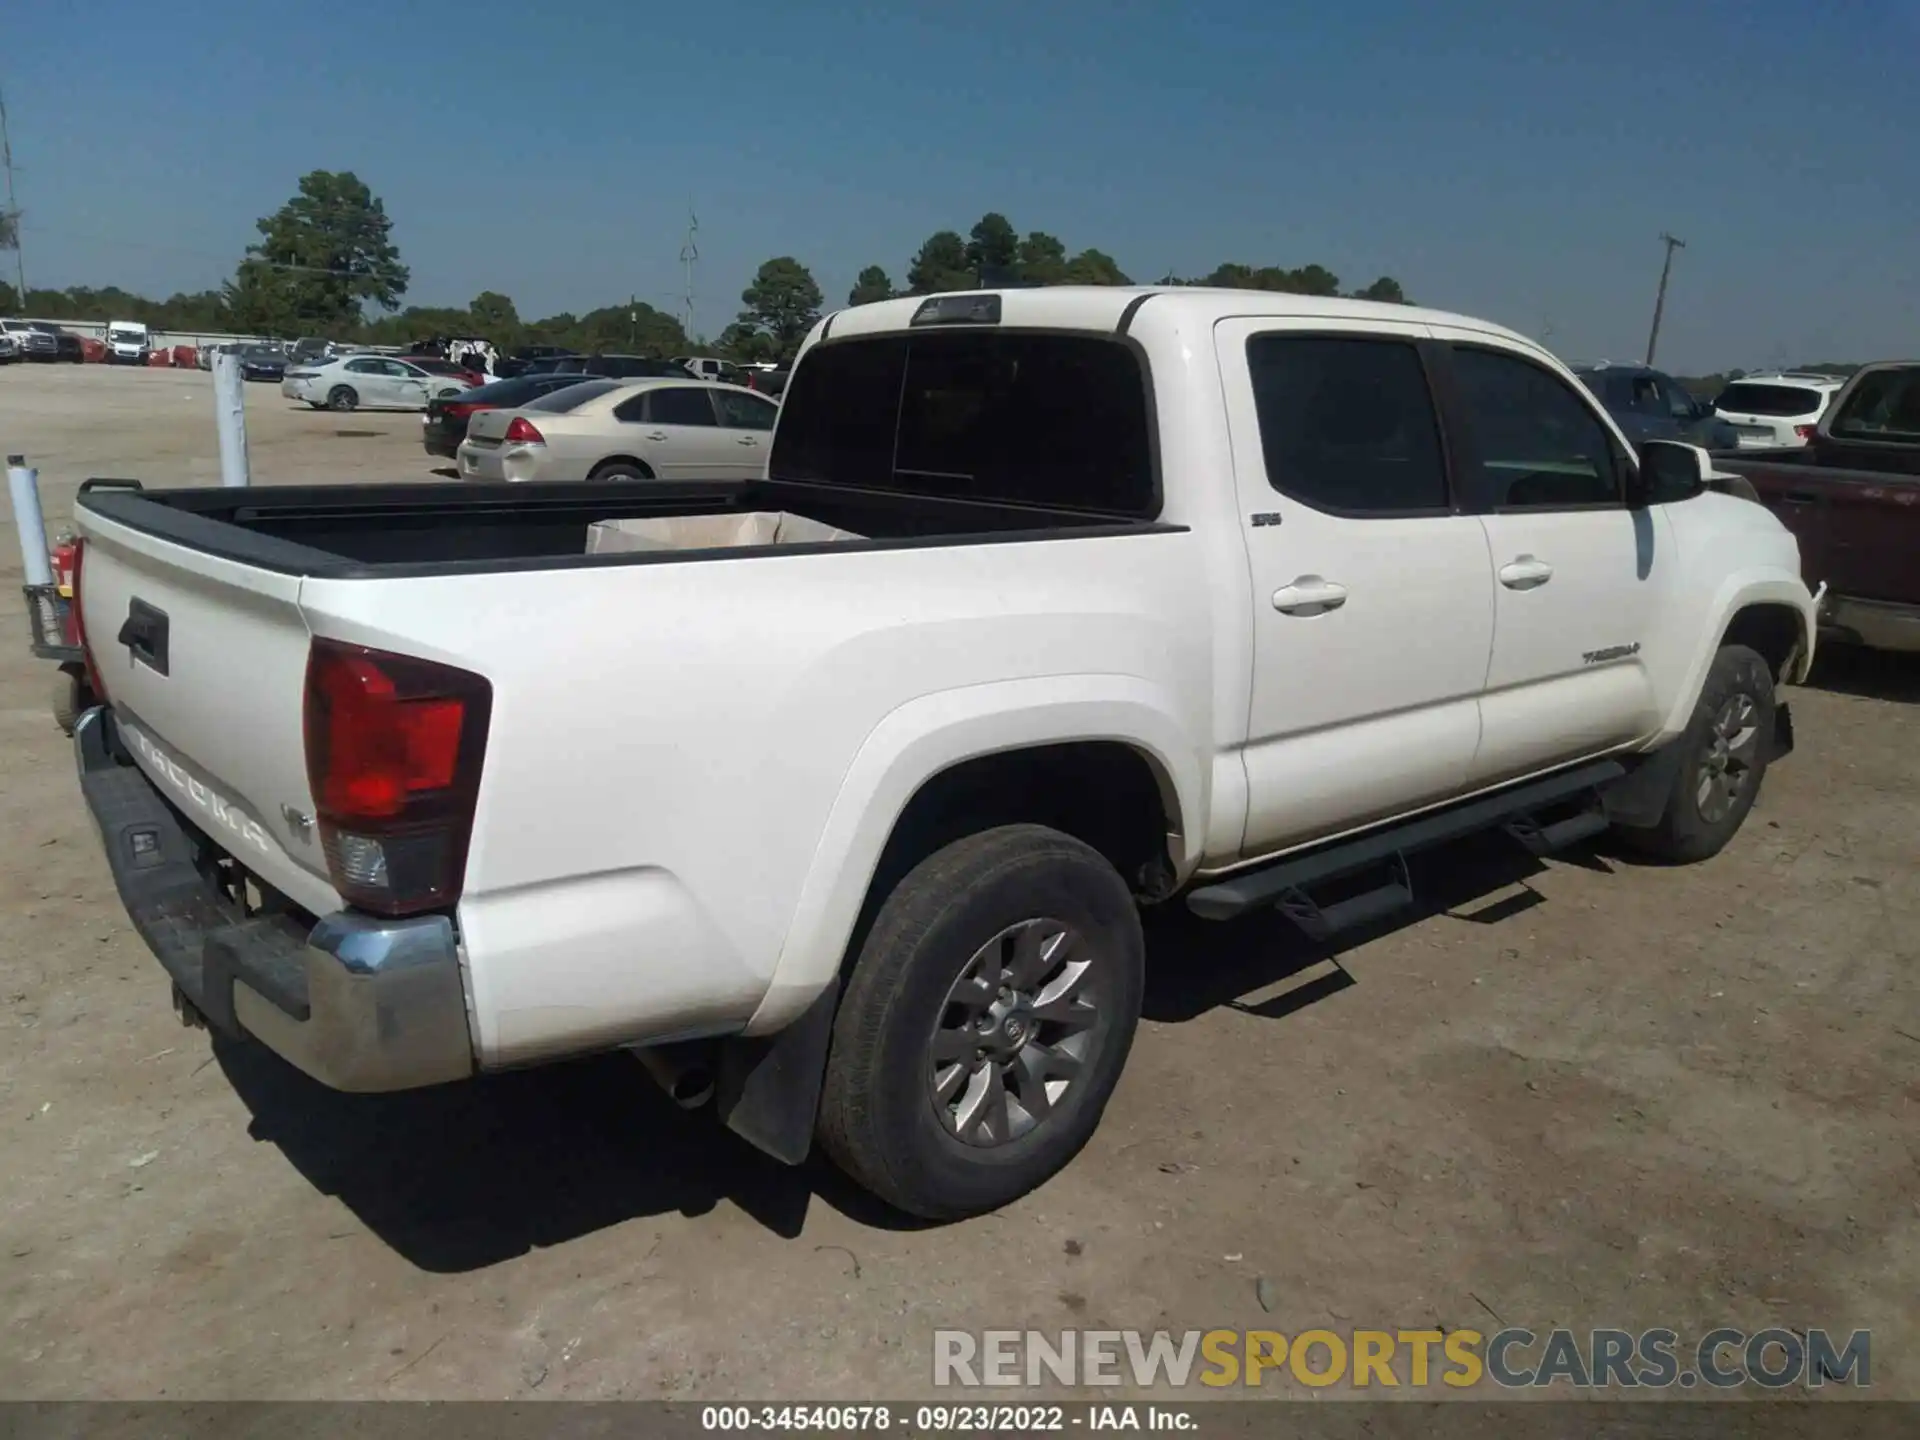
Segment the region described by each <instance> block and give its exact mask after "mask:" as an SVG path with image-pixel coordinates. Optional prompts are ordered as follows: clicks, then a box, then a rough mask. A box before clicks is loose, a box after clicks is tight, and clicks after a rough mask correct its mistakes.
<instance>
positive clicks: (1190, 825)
mask: <svg viewBox="0 0 1920 1440" xmlns="http://www.w3.org/2000/svg"><path fill="white" fill-rule="evenodd" d="M1177 714H1178V711H1177V710H1176V709H1175V707H1174V706H1173V704H1172V703H1171V698H1170V697H1168V696H1165V695H1164V693H1163V692H1161V691H1160V690H1159V689H1158V687H1156V686H1154V685H1152V684H1151V683H1150V682H1147V681H1143V680H1139V679H1136V678H1134V677H1130V676H1117V675H1098V676H1071V677H1060V678H1059V679H1057V680H1029V681H1008V682H1005V683H1001V684H994V685H982V686H969V687H967V688H966V689H963V690H957V691H945V692H941V693H938V694H935V695H931V696H926V697H923V698H921V699H919V700H916V701H913V702H910V703H909V704H907V705H904V706H902V707H900V708H899V709H897V710H895V711H894V712H893V713H892V714H890V715H888V716H887V717H886V718H885V719H884V720H882V721H881V722H880V723H879V724H878V725H877V726H875V727H874V729H873V731H872V732H871V733H870V734H869V735H868V737H867V739H866V741H865V743H864V744H863V745H862V746H861V748H860V750H859V752H858V753H857V754H856V756H855V757H854V760H853V763H852V764H851V765H850V767H849V768H848V772H847V774H846V776H845V777H844V778H843V780H842V783H841V786H840V790H839V793H838V794H837V796H836V797H835V800H834V802H833V805H832V807H831V808H830V811H829V814H828V817H827V822H826V825H825V826H824V828H823V831H822V835H821V839H820V842H819V844H818V846H817V848H816V850H815V852H814V856H813V860H812V863H811V864H810V866H809V868H808V873H807V877H806V879H805V881H804V882H803V884H802V886H801V890H800V898H799V901H798V903H797V905H796V906H795V910H794V914H793V917H792V919H791V921H790V923H789V925H788V928H787V935H786V939H785V943H784V944H783V945H782V947H781V952H780V956H779V959H778V961H777V962H776V964H775V967H774V973H773V979H772V982H771V984H770V986H769V988H768V992H767V995H766V997H765V998H764V999H763V1000H762V1002H761V1004H760V1007H759V1009H758V1010H757V1011H756V1013H755V1014H754V1016H753V1018H752V1019H751V1020H750V1021H749V1022H748V1025H747V1027H746V1033H748V1034H749V1035H763V1034H767V1033H770V1032H772V1031H775V1030H778V1029H779V1028H780V1027H781V1026H782V1025H784V1024H786V1023H787V1022H788V1021H789V1020H791V1019H793V1018H795V1017H796V1016H798V1015H799V1014H800V1013H801V1012H802V1011H804V1010H805V1009H806V1008H807V1007H808V1005H809V1004H810V1003H812V1001H813V1000H814V999H815V997H816V996H818V995H819V994H820V992H821V990H822V989H823V988H824V987H825V986H826V985H827V984H828V983H829V982H830V981H831V980H832V979H833V977H834V976H835V975H836V974H838V973H839V970H840V967H841V965H842V963H843V961H844V959H845V956H846V955H847V953H848V951H849V949H850V947H851V945H852V943H853V941H854V940H855V938H856V937H857V935H858V934H859V933H860V929H861V926H862V925H863V923H864V921H865V920H866V919H867V918H869V917H870V915H871V912H872V910H873V909H874V908H875V902H876V901H877V899H878V898H879V897H881V896H883V895H884V892H885V889H886V887H887V885H888V883H889V881H890V877H891V878H897V875H896V872H898V874H904V873H905V870H906V869H910V868H911V867H912V865H913V864H914V863H916V862H917V861H918V860H919V859H920V858H923V857H924V856H925V855H926V854H928V853H931V851H932V850H933V849H937V848H939V846H940V845H943V844H945V843H947V842H948V841H950V840H952V839H955V838H958V837H959V835H961V834H965V833H972V831H973V830H977V829H980V828H986V827H988V826H992V825H1001V824H1014V823H1018V822H1022V821H1026V822H1032V823H1040V824H1049V825H1051V826H1053V828H1056V829H1062V830H1064V831H1065V832H1066V833H1068V834H1077V835H1078V838H1080V839H1082V840H1085V841H1086V842H1087V843H1089V844H1091V845H1093V846H1094V848H1095V849H1098V850H1100V851H1101V852H1102V853H1103V854H1105V855H1107V857H1108V859H1109V860H1110V861H1112V862H1114V863H1115V864H1116V868H1121V867H1127V866H1131V867H1132V871H1131V872H1130V870H1129V869H1127V868H1121V874H1122V876H1123V877H1124V878H1125V879H1126V880H1127V882H1128V884H1129V885H1131V886H1133V887H1134V888H1135V889H1136V890H1141V889H1142V888H1144V889H1145V890H1146V891H1147V893H1149V894H1153V895H1159V894H1164V893H1170V892H1171V891H1172V890H1173V889H1174V888H1175V887H1176V886H1177V884H1178V883H1179V882H1180V881H1181V880H1183V879H1184V878H1185V877H1186V876H1187V875H1189V874H1190V873H1191V872H1192V870H1193V868H1194V867H1195V866H1196V865H1197V864H1198V863H1199V858H1200V851H1199V847H1200V843H1201V839H1202V836H1203V833H1204V828H1205V805H1206V794H1205V785H1206V772H1205V770H1204V768H1203V766H1202V765H1201V763H1200V747H1199V746H1198V744H1197V743H1196V742H1195V741H1194V740H1193V739H1192V738H1191V737H1189V736H1188V735H1186V734H1185V733H1184V731H1183V729H1182V727H1181V725H1180V722H1179V721H1178V720H1177V719H1176V716H1177ZM1088 790H1092V792H1093V793H1091V794H1088V793H1084V792H1086V791H1088ZM1143 805H1150V806H1151V810H1150V811H1149V812H1148V814H1147V815H1146V816H1145V817H1144V818H1143V817H1141V815H1140V814H1139V811H1138V809H1137V807H1139V806H1143ZM1088 832H1090V833H1088ZM903 867H904V868H903ZM1134 872H1144V873H1134Z"/></svg>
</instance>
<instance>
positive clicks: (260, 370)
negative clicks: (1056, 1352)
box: [240, 345, 287, 385]
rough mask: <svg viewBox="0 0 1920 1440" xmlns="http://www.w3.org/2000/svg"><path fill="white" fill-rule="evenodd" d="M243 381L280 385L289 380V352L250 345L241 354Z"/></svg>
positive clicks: (241, 375) (241, 376)
mask: <svg viewBox="0 0 1920 1440" xmlns="http://www.w3.org/2000/svg"><path fill="white" fill-rule="evenodd" d="M240 378H241V379H242V380H271V381H272V382H273V383H274V384H276V385H277V384H279V383H280V382H281V381H282V380H284V379H286V378H287V352H286V351H284V350H272V349H269V348H267V347H266V346H264V345H250V346H248V347H247V348H246V349H245V350H242V351H241V352H240Z"/></svg>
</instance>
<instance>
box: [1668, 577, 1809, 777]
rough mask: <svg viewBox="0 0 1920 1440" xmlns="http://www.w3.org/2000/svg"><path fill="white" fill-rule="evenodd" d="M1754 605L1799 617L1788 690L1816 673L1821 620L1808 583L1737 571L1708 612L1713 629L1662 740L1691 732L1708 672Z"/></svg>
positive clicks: (1705, 634) (1698, 651)
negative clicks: (1783, 609) (1815, 651)
mask: <svg viewBox="0 0 1920 1440" xmlns="http://www.w3.org/2000/svg"><path fill="white" fill-rule="evenodd" d="M1750 605H1786V606H1789V607H1791V608H1792V609H1793V610H1795V611H1796V612H1798V614H1799V616H1800V650H1799V655H1798V658H1797V659H1796V660H1795V661H1794V663H1793V665H1792V666H1791V667H1790V670H1789V672H1788V673H1787V674H1785V675H1782V676H1781V677H1780V678H1781V680H1782V681H1784V682H1785V683H1788V684H1797V683H1799V682H1800V681H1802V680H1804V679H1806V678H1807V672H1808V671H1809V670H1810V669H1811V668H1812V667H1813V649H1814V644H1815V636H1816V634H1817V633H1818V630H1819V616H1818V614H1817V611H1816V607H1815V605H1814V600H1813V596H1812V595H1810V594H1808V593H1807V586H1806V582H1805V581H1803V580H1802V579H1801V578H1800V577H1799V576H1798V575H1795V574H1793V573H1792V572H1791V571H1787V570H1780V569H1774V568H1771V567H1769V568H1767V569H1764V570H1741V571H1737V572H1735V573H1734V574H1732V575H1729V576H1728V577H1727V578H1726V579H1725V580H1723V581H1722V582H1721V583H1720V587H1719V589H1718V590H1717V591H1716V592H1715V593H1714V597H1713V603H1712V605H1711V606H1709V607H1708V613H1709V614H1710V615H1712V616H1713V623H1712V624H1711V625H1709V626H1707V627H1706V629H1705V630H1704V632H1703V635H1702V639H1701V642H1700V644H1699V646H1698V648H1697V649H1696V650H1695V652H1694V656H1693V659H1692V662H1691V663H1690V664H1689V665H1688V667H1687V672H1686V681H1685V683H1684V684H1682V685H1681V687H1680V689H1679V691H1678V693H1677V695H1676V698H1675V700H1674V702H1673V705H1672V706H1671V707H1670V708H1669V710H1668V711H1667V715H1666V718H1665V720H1664V721H1663V723H1662V724H1661V727H1660V739H1662V740H1666V739H1671V738H1672V737H1673V736H1675V735H1678V734H1680V732H1681V731H1683V730H1685V729H1686V728H1687V724H1688V722H1689V721H1690V720H1691V719H1692V718H1693V707H1694V705H1695V704H1696V703H1698V701H1699V699H1700V688H1701V686H1703V685H1705V684H1706V683H1707V669H1708V667H1709V666H1711V665H1712V664H1713V657H1714V656H1715V655H1717V654H1718V653H1719V651H1720V646H1721V644H1722V643H1723V642H1724V641H1725V639H1726V634H1727V630H1728V628H1729V627H1730V626H1731V625H1732V624H1733V618H1734V616H1736V615H1738V614H1739V613H1740V612H1741V611H1742V610H1744V609H1746V608H1747V607H1748V606H1750Z"/></svg>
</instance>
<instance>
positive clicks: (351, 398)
mask: <svg viewBox="0 0 1920 1440" xmlns="http://www.w3.org/2000/svg"><path fill="white" fill-rule="evenodd" d="M359 403H360V397H359V396H358V395H357V394H355V393H354V389H353V387H352V386H351V385H336V386H334V387H333V389H331V390H329V391H328V392H327V408H328V409H329V410H341V411H346V410H351V409H353V408H354V407H355V406H357V405H358V404H359Z"/></svg>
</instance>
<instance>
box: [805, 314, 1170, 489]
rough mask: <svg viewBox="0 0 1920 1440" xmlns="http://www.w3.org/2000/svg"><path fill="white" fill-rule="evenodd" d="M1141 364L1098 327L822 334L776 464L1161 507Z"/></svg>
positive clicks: (908, 483) (925, 484)
mask: <svg viewBox="0 0 1920 1440" xmlns="http://www.w3.org/2000/svg"><path fill="white" fill-rule="evenodd" d="M1148 406H1149V398H1148V391H1147V384H1146V376H1145V374H1144V372H1143V370H1142V367H1141V362H1140V359H1139V357H1138V355H1137V354H1136V352H1135V351H1134V350H1133V349H1132V348H1131V347H1130V346H1128V345H1126V344H1125V343H1123V342H1121V341H1119V340H1116V339H1110V338H1106V337H1102V336H1094V335H1080V334H1074V333H1070V332H1063V331H1039V332H1020V331H1004V330H970V331H966V332H958V331H948V332H944V333H943V332H928V333H924V334H912V335H886V336H875V337H872V338H861V339H851V340H842V341H834V342H830V343H828V344H824V345H817V346H815V347H814V348H813V349H812V350H811V351H810V352H808V355H807V358H806V360H805V361H804V362H803V363H802V364H801V365H800V367H799V368H798V369H797V370H795V371H794V374H793V379H792V381H791V383H790V384H789V385H788V386H787V390H786V395H785V403H784V407H783V410H782V415H781V419H780V425H779V428H778V429H777V430H776V432H775V434H774V446H773V454H772V458H771V462H770V464H769V467H768V473H769V475H770V476H771V477H772V478H775V479H781V480H803V481H812V482H815V483H824V484H835V485H855V486H862V487H866V488H874V489H887V490H898V491H903V492H907V493H912V494H920V495H931V496H940V497H944V498H951V499H972V500H994V501H1008V502H1013V503H1017V504H1028V505H1041V506H1047V507H1049V508H1058V509H1070V510H1091V511H1096V512H1100V513H1104V514H1124V515H1134V516H1151V515H1156V514H1158V513H1159V504H1160V502H1159V487H1158V481H1157V476H1156V473H1155V466H1154V455H1153V440H1152V433H1153V432H1152V423H1151V418H1150V415H1149V409H1148Z"/></svg>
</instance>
